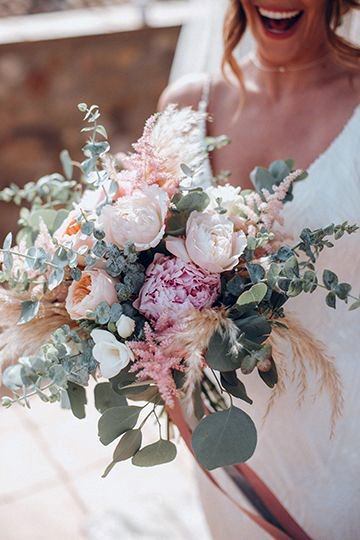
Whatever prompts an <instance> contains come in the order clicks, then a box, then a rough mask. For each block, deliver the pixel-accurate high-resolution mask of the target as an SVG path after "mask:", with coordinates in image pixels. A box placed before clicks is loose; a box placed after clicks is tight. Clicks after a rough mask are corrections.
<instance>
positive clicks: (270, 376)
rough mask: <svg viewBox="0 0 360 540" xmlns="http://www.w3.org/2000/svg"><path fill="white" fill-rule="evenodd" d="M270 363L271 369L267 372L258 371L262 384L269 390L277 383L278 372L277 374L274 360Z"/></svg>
mask: <svg viewBox="0 0 360 540" xmlns="http://www.w3.org/2000/svg"><path fill="white" fill-rule="evenodd" d="M270 361H271V369H269V371H260V370H258V373H259V375H260V377H261V378H262V380H263V381H264V383H265V384H266V385H267V386H268V387H269V388H274V386H275V385H276V384H277V382H278V372H277V369H276V364H275V362H274V360H273V359H272V358H271V360H270Z"/></svg>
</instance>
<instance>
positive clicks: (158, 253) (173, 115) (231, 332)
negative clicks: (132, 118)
mask: <svg viewBox="0 0 360 540" xmlns="http://www.w3.org/2000/svg"><path fill="white" fill-rule="evenodd" d="M79 109H80V111H82V112H83V113H84V114H85V118H84V120H85V122H86V127H85V128H84V129H83V131H85V132H86V133H87V134H88V135H89V140H88V141H87V143H86V144H85V146H84V148H83V152H84V156H85V158H84V161H83V162H82V163H81V164H76V163H74V162H73V161H72V160H71V158H70V156H69V154H68V153H67V152H66V151H64V152H63V153H62V154H61V160H62V163H63V168H64V176H62V175H59V174H52V175H49V176H46V177H43V178H41V179H40V180H39V181H38V182H36V183H30V184H27V185H26V186H25V187H24V188H23V189H19V188H18V187H17V186H10V188H7V189H5V190H4V191H3V192H2V194H1V198H2V200H6V201H9V202H10V201H13V202H15V203H16V204H19V205H20V204H22V203H23V202H24V203H26V204H25V206H24V207H23V208H22V209H21V212H20V220H19V224H20V232H19V234H18V236H17V239H16V242H15V244H14V242H13V238H12V235H11V234H9V235H8V236H7V237H6V239H5V242H4V245H3V248H2V249H1V254H2V272H1V274H0V278H1V282H2V287H1V289H0V299H1V305H0V327H1V330H2V333H1V334H0V349H1V352H0V360H1V362H2V363H3V364H4V363H6V364H9V363H11V364H12V365H10V366H8V367H6V369H5V370H4V373H3V382H4V384H5V385H6V386H7V387H8V388H9V389H10V390H12V393H13V397H12V398H10V397H5V398H3V405H4V406H11V405H12V404H13V403H20V404H25V405H28V406H30V403H29V398H30V396H32V395H38V396H39V398H40V399H42V400H43V401H45V402H55V401H61V402H62V403H63V404H65V405H66V404H68V405H69V406H70V407H71V409H72V411H73V413H74V414H75V416H77V417H78V418H83V417H84V416H85V405H86V402H87V398H86V388H87V386H88V383H89V379H90V377H93V378H94V379H96V380H98V379H101V380H100V382H98V383H97V385H96V386H95V405H96V407H97V409H98V410H99V412H100V413H101V417H100V420H99V437H100V441H101V442H102V443H103V444H104V445H108V444H110V443H112V442H113V441H115V440H118V439H119V438H120V437H121V439H120V440H119V441H118V443H117V446H116V448H115V451H114V455H113V461H112V463H111V465H110V466H109V468H108V469H107V471H106V474H107V473H108V472H109V470H110V469H111V468H112V467H113V466H114V464H115V463H116V462H118V461H122V460H125V459H129V458H131V459H132V462H133V463H134V465H138V466H149V465H156V464H160V463H165V462H168V461H170V460H172V459H174V457H175V455H176V446H175V445H174V443H173V442H171V440H170V439H171V430H170V429H169V422H168V421H167V419H168V418H169V417H170V418H171V417H172V411H173V410H174V407H175V406H176V407H177V406H178V404H179V400H181V403H182V406H183V408H184V410H186V411H187V413H188V414H191V415H192V416H193V417H195V418H196V419H197V426H196V428H195V430H194V432H193V436H192V447H193V450H194V453H195V455H196V457H197V459H198V461H199V462H200V463H201V464H202V465H203V466H204V467H205V468H207V469H214V468H217V467H221V466H226V465H231V464H235V463H241V462H244V461H246V460H247V459H249V458H250V457H251V455H252V454H253V452H254V450H255V447H256V442H257V436H256V428H255V425H254V423H253V421H252V420H251V418H250V417H249V416H248V415H247V414H246V413H245V412H244V411H243V410H241V409H240V408H239V407H238V406H235V405H234V404H233V398H234V397H235V398H238V399H240V400H243V401H245V402H247V403H252V399H251V397H249V396H248V394H247V391H246V387H245V384H244V381H245V379H246V376H247V375H249V374H250V373H252V372H255V373H257V374H258V376H259V377H260V378H261V379H262V380H263V382H264V384H266V385H268V386H269V387H270V388H275V387H277V388H278V389H279V390H281V389H282V388H283V386H284V382H283V379H282V377H281V375H282V372H283V371H284V366H283V365H282V360H281V358H280V357H277V354H276V351H277V341H276V338H277V337H279V336H280V337H285V338H287V339H288V340H289V341H290V343H291V345H292V349H293V354H294V360H296V356H297V357H299V356H301V354H302V352H303V354H304V355H305V356H306V358H310V359H311V360H310V364H311V367H313V368H314V369H317V370H319V371H320V373H321V371H322V370H323V371H324V372H325V373H326V377H324V380H323V382H324V384H325V385H328V386H330V387H332V390H334V389H335V392H332V395H334V396H335V397H334V400H333V415H332V422H334V421H335V419H336V416H338V415H339V414H340V412H341V398H340V396H341V383H340V381H339V377H338V374H337V372H336V368H335V366H334V365H333V363H332V361H331V359H329V358H327V357H326V352H325V349H324V347H323V346H322V344H320V343H319V342H318V341H316V339H314V337H313V336H311V334H310V333H309V332H307V331H306V330H305V329H304V328H302V326H301V324H300V323H301V321H292V320H291V318H289V317H287V316H286V315H285V312H284V305H285V304H286V303H287V302H290V303H291V299H292V298H293V297H295V296H297V295H299V294H311V293H312V292H313V291H314V290H315V289H317V288H318V287H321V288H323V289H324V290H325V291H326V302H327V304H328V305H329V306H330V307H332V308H335V307H336V302H337V301H343V302H347V303H348V302H350V309H356V308H358V307H359V306H360V300H359V298H357V297H354V296H352V294H351V286H350V285H349V284H347V283H342V282H340V281H339V279H338V277H337V276H336V275H335V274H334V273H333V272H331V271H330V270H326V271H325V272H324V273H323V275H322V276H321V277H319V276H317V274H316V260H317V257H318V255H319V253H320V252H321V251H322V250H323V249H325V248H331V247H332V245H333V243H332V242H333V241H334V240H339V239H340V238H341V236H342V235H344V234H351V233H353V232H355V231H356V230H357V227H356V226H353V225H349V224H348V223H343V224H339V225H330V226H328V227H326V228H324V229H318V230H315V231H311V230H309V229H304V230H303V231H302V233H301V235H300V239H299V241H297V242H295V243H294V244H292V243H289V241H287V242H285V240H284V238H283V237H282V235H281V233H280V227H279V223H281V210H282V207H283V205H284V204H285V203H286V201H288V200H291V198H292V196H293V195H292V186H293V183H294V182H295V181H300V180H303V179H304V178H305V177H306V174H304V173H303V172H302V171H298V170H294V164H293V162H292V161H291V160H287V161H276V162H274V163H272V164H271V166H270V167H269V169H268V170H267V169H263V168H256V169H255V170H254V172H253V182H254V185H255V186H256V191H255V190H241V189H240V188H239V187H238V188H235V187H233V186H231V185H224V186H220V185H219V186H217V185H216V179H208V185H209V187H200V186H199V171H200V169H201V165H202V163H203V161H204V160H205V159H207V157H208V156H207V154H208V151H210V150H214V149H216V148H218V147H221V146H222V145H223V144H224V138H223V137H219V138H215V139H211V140H208V146H207V147H204V141H202V140H201V133H200V130H199V122H200V117H201V113H199V112H196V111H193V110H191V109H190V108H186V109H183V110H177V109H176V108H175V107H169V108H168V109H166V110H165V111H164V112H163V113H161V114H158V115H155V116H153V117H152V118H150V119H149V120H148V122H147V123H146V126H145V130H144V134H143V136H142V138H141V139H140V140H139V141H138V142H137V143H136V144H135V145H134V151H133V153H131V154H129V155H117V156H112V155H110V153H109V150H110V145H109V143H108V141H107V133H106V130H105V128H104V127H103V126H102V125H101V124H99V118H100V113H99V109H98V107H97V106H95V105H93V106H91V107H88V106H87V105H86V104H80V105H79ZM74 166H75V167H76V166H78V167H79V168H80V175H79V179H78V180H75V179H74V177H75V176H76V175H75V174H74V171H75V170H74ZM211 184H212V185H211ZM13 244H14V245H13ZM299 340H301V343H302V350H301V348H299V346H298V344H299ZM14 362H16V363H14ZM102 379H107V381H105V382H104V381H103V380H102ZM274 391H275V390H274ZM151 419H154V420H155V422H156V423H157V424H158V427H159V437H158V439H157V440H155V442H154V443H153V444H150V445H147V446H142V434H141V429H142V427H143V426H144V424H145V422H147V421H150V420H151Z"/></svg>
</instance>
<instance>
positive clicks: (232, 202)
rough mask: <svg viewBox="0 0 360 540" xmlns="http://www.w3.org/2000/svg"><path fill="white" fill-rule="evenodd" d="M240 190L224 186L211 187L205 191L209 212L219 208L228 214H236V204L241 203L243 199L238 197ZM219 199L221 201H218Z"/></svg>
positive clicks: (228, 185)
mask: <svg viewBox="0 0 360 540" xmlns="http://www.w3.org/2000/svg"><path fill="white" fill-rule="evenodd" d="M240 191H241V188H240V187H234V186H231V185H230V184H226V185H225V186H216V187H215V186H211V187H209V188H207V189H206V190H205V193H206V194H207V195H208V196H209V197H210V203H209V206H208V209H209V210H215V208H217V207H218V206H219V202H220V206H221V207H222V208H224V209H225V210H227V212H228V213H229V214H231V213H232V212H233V211H235V212H236V204H237V203H238V202H239V201H240V202H241V203H243V202H244V201H243V198H242V196H241V195H240ZM219 199H221V200H220V201H219Z"/></svg>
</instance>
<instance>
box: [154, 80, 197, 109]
mask: <svg viewBox="0 0 360 540" xmlns="http://www.w3.org/2000/svg"><path fill="white" fill-rule="evenodd" d="M205 80H206V76H205V75H191V76H188V75H187V76H186V77H182V78H181V79H179V81H176V82H175V83H174V84H171V85H170V86H168V87H167V88H165V90H164V91H163V93H162V94H161V96H160V99H159V102H158V110H159V111H163V110H164V109H165V108H166V107H167V106H168V105H170V104H175V105H178V106H179V107H189V106H190V107H194V108H197V107H198V105H199V101H200V99H201V95H202V91H203V87H204V83H205Z"/></svg>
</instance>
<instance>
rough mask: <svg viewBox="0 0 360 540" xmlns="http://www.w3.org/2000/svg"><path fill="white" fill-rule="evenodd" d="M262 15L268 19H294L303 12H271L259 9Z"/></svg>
mask: <svg viewBox="0 0 360 540" xmlns="http://www.w3.org/2000/svg"><path fill="white" fill-rule="evenodd" d="M258 10H259V13H260V15H262V16H263V17H267V18H268V19H276V20H281V19H291V18H292V17H296V15H299V13H301V11H299V10H297V11H270V10H268V9H264V8H261V7H259V8H258Z"/></svg>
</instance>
